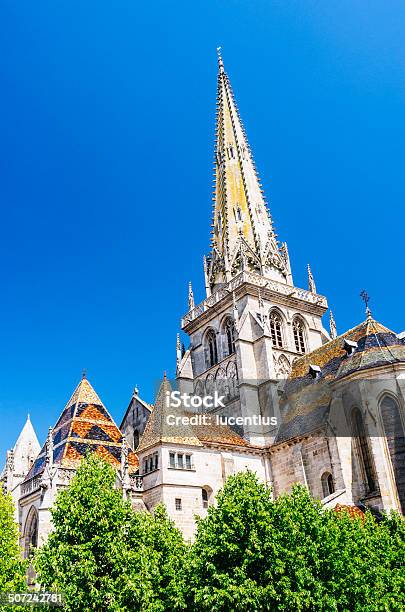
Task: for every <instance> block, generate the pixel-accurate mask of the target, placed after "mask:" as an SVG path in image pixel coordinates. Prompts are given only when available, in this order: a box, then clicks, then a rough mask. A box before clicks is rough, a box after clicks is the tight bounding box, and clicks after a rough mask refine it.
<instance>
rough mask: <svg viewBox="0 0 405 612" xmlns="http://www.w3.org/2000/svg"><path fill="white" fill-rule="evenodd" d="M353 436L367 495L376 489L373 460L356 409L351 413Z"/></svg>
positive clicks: (359, 413) (362, 422)
mask: <svg viewBox="0 0 405 612" xmlns="http://www.w3.org/2000/svg"><path fill="white" fill-rule="evenodd" d="M352 423H353V436H354V438H355V439H356V446H357V451H358V455H359V459H360V463H361V467H362V469H363V471H364V476H365V485H366V488H367V493H372V492H373V491H375V489H376V483H375V475H374V467H373V459H372V456H371V451H370V446H369V442H368V439H367V436H366V430H365V427H364V421H363V417H362V414H361V412H360V410H359V409H358V408H354V410H353V412H352Z"/></svg>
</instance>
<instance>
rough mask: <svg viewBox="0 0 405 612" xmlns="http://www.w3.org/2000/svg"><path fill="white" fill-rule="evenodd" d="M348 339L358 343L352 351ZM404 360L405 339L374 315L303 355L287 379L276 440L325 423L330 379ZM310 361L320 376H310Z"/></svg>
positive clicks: (301, 432)
mask: <svg viewBox="0 0 405 612" xmlns="http://www.w3.org/2000/svg"><path fill="white" fill-rule="evenodd" d="M345 340H349V341H351V342H356V343H357V348H355V350H354V351H353V353H352V354H351V355H348V354H347V351H346V350H345ZM401 362H405V343H404V342H403V340H401V339H400V338H398V336H397V335H396V334H395V333H394V332H393V331H391V330H390V329H388V328H387V327H385V326H384V325H382V324H381V323H378V321H375V320H374V319H372V318H371V317H368V318H367V320H366V321H363V322H362V323H360V324H359V325H357V326H356V327H354V328H353V329H350V330H348V331H347V332H345V333H344V334H342V335H341V336H339V337H338V338H336V339H334V340H331V341H330V342H327V343H326V344H324V345H323V346H321V347H319V348H317V349H316V350H314V351H312V352H311V353H308V354H306V355H303V356H302V357H300V358H299V359H297V360H296V361H295V362H294V364H293V366H292V370H291V373H290V376H289V377H288V378H287V380H286V384H285V387H284V396H283V399H282V401H281V402H280V408H281V425H280V428H279V431H278V435H277V438H276V443H277V442H282V441H285V440H288V439H291V438H293V437H297V436H300V435H304V434H306V433H310V432H311V431H314V430H315V429H317V428H318V427H320V426H322V425H325V424H326V420H327V417H328V414H329V404H330V401H331V397H332V394H331V389H330V385H329V383H330V382H334V381H336V380H340V379H343V378H344V377H346V376H349V375H350V374H352V373H354V372H360V371H366V370H372V369H373V368H376V367H380V366H383V365H387V364H394V363H401ZM310 365H315V366H319V368H320V370H321V372H320V376H319V377H316V378H314V377H313V376H311V373H310V371H309V368H310Z"/></svg>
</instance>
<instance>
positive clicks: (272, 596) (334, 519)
mask: <svg viewBox="0 0 405 612" xmlns="http://www.w3.org/2000/svg"><path fill="white" fill-rule="evenodd" d="M403 558H404V522H403V520H402V519H400V518H399V517H396V516H393V517H391V518H385V519H384V521H383V522H382V523H381V524H379V525H377V524H376V522H375V520H374V518H373V517H372V516H371V515H369V513H367V515H366V516H365V517H364V519H362V518H361V517H360V518H355V517H352V516H350V515H349V514H348V513H346V512H342V513H340V514H337V513H336V512H334V511H333V510H325V509H324V508H323V507H322V506H321V504H320V503H319V502H317V501H315V500H313V499H311V497H310V496H309V494H308V492H307V490H306V489H305V488H304V487H301V486H297V487H295V488H294V489H293V491H292V493H291V494H290V495H283V496H281V497H279V498H278V499H277V500H276V501H272V499H271V495H270V491H269V489H268V488H267V487H266V486H265V485H263V484H261V483H259V482H258V481H257V478H256V476H255V475H254V474H253V473H251V472H244V473H240V474H238V475H236V476H232V477H230V478H229V479H228V481H227V482H226V484H225V487H224V489H223V490H222V492H220V493H219V495H218V497H217V505H216V506H212V507H211V508H210V509H209V512H208V516H207V517H206V518H205V519H204V520H201V521H199V525H198V531H197V537H196V540H195V542H194V544H193V546H192V549H191V554H190V568H189V572H190V579H189V581H188V583H187V584H188V585H190V586H189V591H188V601H189V605H190V606H194V607H195V608H196V609H198V610H201V611H203V610H210V611H217V610H218V611H219V610H221V611H228V610H229V611H231V610H234V611H238V610H251V611H255V610H291V611H292V610H294V611H295V610H328V611H329V610H350V611H357V610H358V611H360V610H361V611H362V612H363V611H365V610H369V611H371V610H402V609H403V608H404V605H405V599H404V586H405V585H404V573H403V569H402V567H401V562H402V561H403Z"/></svg>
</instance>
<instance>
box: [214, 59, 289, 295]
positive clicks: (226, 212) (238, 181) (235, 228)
mask: <svg viewBox="0 0 405 612" xmlns="http://www.w3.org/2000/svg"><path fill="white" fill-rule="evenodd" d="M218 64H219V70H218V92H217V119H216V144H215V163H214V175H215V180H214V192H213V201H214V217H213V229H212V241H211V246H212V251H211V257H210V261H209V266H208V273H207V277H208V280H209V285H210V289H211V290H213V289H215V288H217V287H218V286H219V285H221V284H222V283H225V282H228V281H229V280H230V279H231V278H233V277H234V276H235V275H237V274H238V273H239V272H240V271H241V270H242V269H243V266H244V269H246V270H251V271H255V272H258V273H259V274H262V275H263V276H266V277H267V278H272V279H275V280H279V281H282V282H286V281H287V277H288V270H287V266H286V263H285V259H284V257H282V255H281V253H280V248H279V244H278V242H277V238H276V234H275V232H274V230H273V226H272V221H271V218H270V214H269V212H268V209H267V206H266V203H265V199H264V196H263V192H262V189H261V184H260V181H259V178H258V175H257V172H256V167H255V163H254V161H253V156H252V152H251V150H250V147H249V144H248V141H247V137H246V133H245V130H244V127H243V125H242V121H241V118H240V116H239V112H238V109H237V106H236V102H235V98H234V95H233V92H232V88H231V84H230V81H229V78H228V75H227V74H226V72H225V68H224V63H223V60H222V56H221V54H220V53H219V49H218Z"/></svg>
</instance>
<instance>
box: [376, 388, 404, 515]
mask: <svg viewBox="0 0 405 612" xmlns="http://www.w3.org/2000/svg"><path fill="white" fill-rule="evenodd" d="M380 412H381V418H382V422H383V425H384V433H385V438H386V441H387V447H388V452H389V455H390V458H391V465H392V470H393V472H394V479H395V484H396V489H397V493H398V499H399V503H400V506H401V510H402V513H404V514H405V470H404V467H403V466H404V465H405V432H404V426H403V423H402V419H401V414H400V411H399V405H398V402H397V400H396V399H395V398H393V397H392V396H391V395H385V396H384V397H383V398H382V400H381V402H380Z"/></svg>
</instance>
